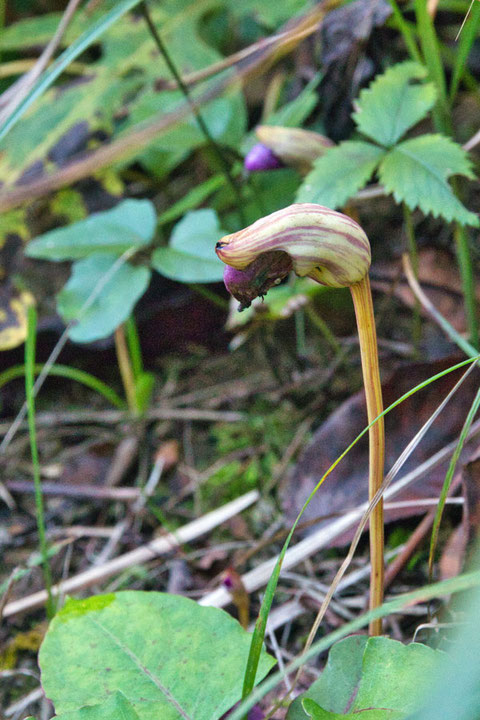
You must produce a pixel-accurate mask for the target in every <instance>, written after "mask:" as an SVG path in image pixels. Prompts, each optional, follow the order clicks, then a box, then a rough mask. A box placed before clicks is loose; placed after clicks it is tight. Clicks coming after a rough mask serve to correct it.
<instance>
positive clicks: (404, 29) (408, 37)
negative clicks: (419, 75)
mask: <svg viewBox="0 0 480 720" xmlns="http://www.w3.org/2000/svg"><path fill="white" fill-rule="evenodd" d="M389 3H390V7H391V8H392V11H393V18H394V20H395V22H396V23H397V29H398V30H399V32H400V33H401V35H402V36H403V40H404V42H405V45H406V47H407V50H408V52H409V53H410V57H411V58H412V60H415V62H418V63H421V62H422V56H421V55H420V51H419V49H418V47H417V43H416V42H415V34H414V32H413V30H412V28H411V27H410V25H409V24H408V23H407V21H406V20H405V18H404V17H403V15H402V12H401V10H400V8H399V7H398V5H397V2H396V0H389Z"/></svg>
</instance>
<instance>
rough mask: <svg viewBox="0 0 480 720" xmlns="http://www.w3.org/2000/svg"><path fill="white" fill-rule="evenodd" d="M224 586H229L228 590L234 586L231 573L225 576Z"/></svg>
mask: <svg viewBox="0 0 480 720" xmlns="http://www.w3.org/2000/svg"><path fill="white" fill-rule="evenodd" d="M222 582H223V586H224V587H225V588H227V590H231V589H232V588H233V580H232V578H231V576H230V575H228V574H225V577H224V578H223V581H222Z"/></svg>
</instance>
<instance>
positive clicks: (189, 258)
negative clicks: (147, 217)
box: [152, 209, 225, 283]
mask: <svg viewBox="0 0 480 720" xmlns="http://www.w3.org/2000/svg"><path fill="white" fill-rule="evenodd" d="M223 235H225V232H224V231H223V230H222V229H221V227H220V225H219V222H218V217H217V213H216V212H215V211H214V210H206V209H205V210H195V211H193V212H189V213H187V214H186V215H185V217H184V218H182V220H180V222H178V223H177V224H176V225H175V227H174V229H173V232H172V236H171V238H170V242H169V244H168V247H162V248H158V249H157V250H155V252H154V253H153V256H152V267H153V268H155V270H157V271H158V272H159V273H160V274H161V275H165V276H166V277H168V278H171V279H172V280H178V281H179V282H185V283H207V282H218V281H220V280H221V279H222V278H223V270H224V267H225V266H224V264H223V263H222V262H221V261H220V260H219V259H218V258H217V256H216V255H215V244H216V242H217V241H218V240H220V238H221V237H222V236H223Z"/></svg>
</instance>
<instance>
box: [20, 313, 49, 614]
mask: <svg viewBox="0 0 480 720" xmlns="http://www.w3.org/2000/svg"><path fill="white" fill-rule="evenodd" d="M36 332H37V311H36V309H35V307H34V306H33V305H30V307H29V308H28V313H27V339H26V342H25V393H26V400H27V417H28V434H29V438H30V452H31V455H32V466H33V483H34V486H35V513H36V519H37V529H38V541H39V547H40V554H41V556H42V570H43V579H44V582H45V588H46V590H47V594H48V600H47V617H48V618H49V619H51V618H53V616H54V615H55V603H54V600H53V596H52V573H51V570H50V563H49V561H48V543H47V534H46V530H45V511H44V505H43V494H42V483H41V480H40V459H39V455H38V445H37V432H36V427H35V393H34V389H33V387H34V382H35V370H34V368H35V345H36Z"/></svg>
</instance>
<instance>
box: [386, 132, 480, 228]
mask: <svg viewBox="0 0 480 720" xmlns="http://www.w3.org/2000/svg"><path fill="white" fill-rule="evenodd" d="M451 175H465V176H466V177H468V178H472V177H473V174H472V171H471V165H470V160H469V158H468V155H467V153H466V152H465V151H464V150H463V148H462V147H460V145H457V143H455V142H453V140H450V138H447V137H445V136H444V135H420V136H419V137H416V138H412V139H411V140H405V141H404V142H402V143H399V144H398V145H396V146H395V147H394V148H393V149H392V150H390V152H389V153H388V154H387V155H386V156H385V158H384V159H383V160H382V162H381V163H380V168H379V177H380V182H381V183H382V184H383V185H384V186H385V188H386V190H387V191H388V192H390V193H393V196H394V198H395V200H396V201H397V202H399V203H400V202H404V203H406V204H407V205H408V207H409V208H410V209H411V210H414V209H415V208H417V207H419V208H420V210H422V212H424V213H425V214H426V215H427V214H428V213H431V214H432V215H433V216H434V217H437V216H440V217H442V218H444V219H445V220H447V221H449V222H450V221H452V220H456V221H457V222H459V223H461V224H462V225H473V226H475V227H478V217H477V216H476V215H475V214H474V213H473V212H470V211H469V210H467V208H466V207H465V206H464V205H463V204H462V203H461V202H460V200H458V198H457V197H455V195H454V193H453V190H452V188H451V187H450V185H449V184H448V182H447V179H448V178H449V177H450V176H451Z"/></svg>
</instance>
